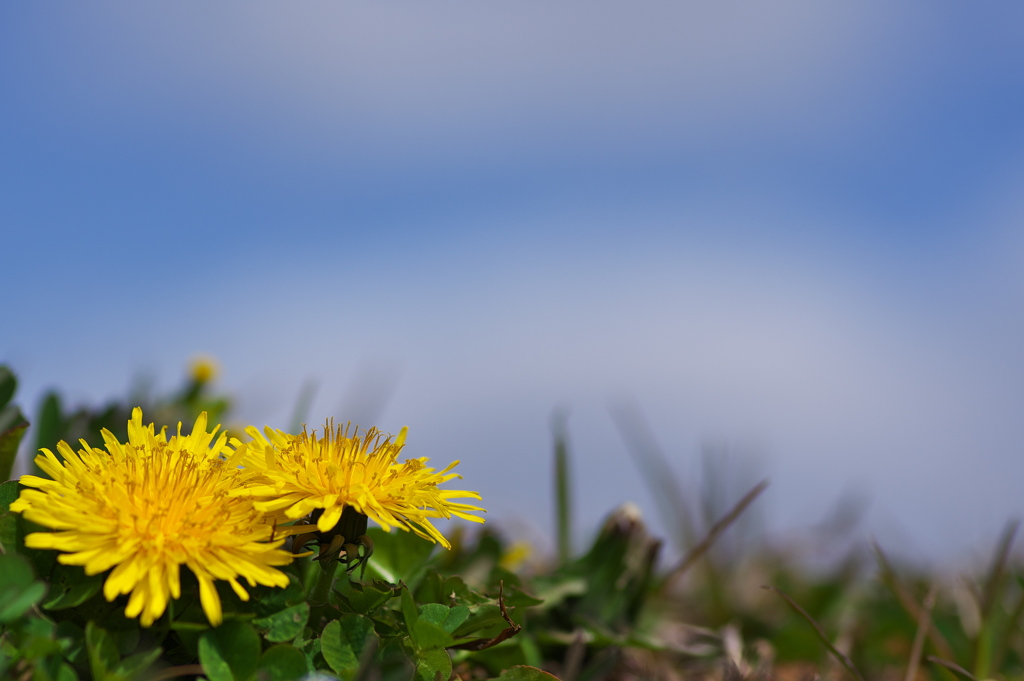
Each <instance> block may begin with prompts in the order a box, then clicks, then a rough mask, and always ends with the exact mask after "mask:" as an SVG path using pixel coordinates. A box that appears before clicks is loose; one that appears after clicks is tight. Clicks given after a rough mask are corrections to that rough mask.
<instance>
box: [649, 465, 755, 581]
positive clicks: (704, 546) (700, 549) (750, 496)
mask: <svg viewBox="0 0 1024 681" xmlns="http://www.w3.org/2000/svg"><path fill="white" fill-rule="evenodd" d="M766 487H768V481H767V480H762V481H761V482H759V483H757V485H755V486H754V488H753V489H751V490H750V491H749V492H747V493H746V494H744V495H743V498H742V499H740V500H739V502H738V503H737V504H736V505H735V506H733V507H732V509H730V510H729V512H728V513H726V514H725V515H724V516H722V517H721V518H719V519H718V521H717V522H716V523H715V524H714V525H712V526H711V529H710V530H708V533H707V535H705V536H704V538H703V539H702V540H700V542H699V543H698V544H697V545H696V546H694V547H693V548H692V549H690V550H689V551H687V552H686V555H684V556H683V558H682V560H680V561H679V564H678V565H676V567H675V568H673V569H672V570H670V571H669V573H668V575H667V576H666V577H665V581H664V583H663V584H662V588H665V587H666V586H668V584H670V583H672V582H674V581H675V580H676V579H678V578H679V577H680V576H682V575H684V574H686V571H687V570H689V569H690V568H691V567H693V564H694V563H696V562H697V560H698V559H699V558H700V557H701V556H702V555H703V554H704V553H705V552H706V551H707V550H708V549H709V548H711V546H712V545H713V544H714V543H715V540H716V539H718V537H719V536H720V535H721V534H722V533H723V532H725V530H726V529H728V527H729V526H730V525H731V524H732V523H733V522H735V520H736V519H737V518H739V517H740V514H741V513H743V511H745V510H746V508H747V506H750V504H751V503H752V502H753V501H754V499H756V498H757V497H758V495H760V494H761V492H763V491H764V490H765V488H766Z"/></svg>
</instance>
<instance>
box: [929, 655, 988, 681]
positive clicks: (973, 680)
mask: <svg viewBox="0 0 1024 681" xmlns="http://www.w3.org/2000/svg"><path fill="white" fill-rule="evenodd" d="M925 659H926V660H928V661H929V662H931V663H932V664H937V665H939V666H940V667H945V668H946V669H948V670H950V671H951V672H955V673H957V674H959V675H960V676H962V677H964V678H965V679H969V680H970V681H978V677H976V676H975V675H974V674H972V673H970V672H969V671H967V670H966V669H964V668H963V667H961V666H960V665H958V664H957V663H956V662H950V661H949V660H943V659H942V658H941V657H935V656H934V655H929V656H928V657H926V658H925Z"/></svg>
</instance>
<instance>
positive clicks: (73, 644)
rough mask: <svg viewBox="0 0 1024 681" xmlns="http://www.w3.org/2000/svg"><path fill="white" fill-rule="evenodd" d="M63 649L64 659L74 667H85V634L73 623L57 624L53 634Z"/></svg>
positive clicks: (66, 621)
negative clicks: (74, 665)
mask: <svg viewBox="0 0 1024 681" xmlns="http://www.w3.org/2000/svg"><path fill="white" fill-rule="evenodd" d="M55 635H56V637H57V639H58V640H59V641H60V642H61V646H62V647H63V649H64V659H66V660H67V661H68V662H71V663H73V664H76V665H80V666H81V665H85V663H86V646H85V632H84V631H82V628H81V627H79V626H78V625H77V624H75V623H74V622H69V621H68V620H64V621H63V622H60V623H58V624H57V631H56V633H55Z"/></svg>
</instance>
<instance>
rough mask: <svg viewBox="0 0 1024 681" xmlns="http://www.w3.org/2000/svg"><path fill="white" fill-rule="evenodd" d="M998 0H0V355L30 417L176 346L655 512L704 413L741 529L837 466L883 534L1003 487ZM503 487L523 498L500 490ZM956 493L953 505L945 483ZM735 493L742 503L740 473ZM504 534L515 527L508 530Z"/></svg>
mask: <svg viewBox="0 0 1024 681" xmlns="http://www.w3.org/2000/svg"><path fill="white" fill-rule="evenodd" d="M1022 27H1024V10H1022V9H1021V8H1020V6H1019V5H1017V4H1015V3H1009V2H1006V3H988V4H986V5H984V7H983V8H981V9H979V7H978V6H971V7H967V6H961V5H954V4H952V3H925V2H916V3H915V2H910V3H901V4H899V5H898V6H896V5H894V4H893V3H885V2H858V3H845V4H842V3H827V4H826V3H816V2H786V3H774V4H770V5H769V4H760V5H753V4H750V3H734V2H715V3H711V2H707V3H689V4H686V5H681V4H678V3H668V2H652V3H645V4H644V6H643V7H636V6H627V5H625V4H616V3H577V2H572V3H560V4H558V5H557V6H551V5H550V4H547V3H539V2H523V3H515V4H505V5H502V4H498V3H470V2H445V3H434V4H431V5H425V4H420V5H415V4H412V3H393V4H380V3H378V4H371V3H324V2H307V3H303V4H302V5H301V6H295V5H284V4H276V3H269V2H257V3H221V4H219V5H216V6H210V5H200V4H198V3H151V4H148V5H145V6H139V5H133V4H130V3H90V4H89V5H74V6H72V5H66V6H60V7H58V6H51V5H42V4H12V3H8V4H6V5H4V6H3V7H0V93H3V94H2V95H0V98H2V102H3V106H0V124H2V130H3V131H4V132H3V133H2V134H0V224H3V229H4V235H5V236H4V252H5V255H6V256H7V257H6V258H5V261H6V263H5V266H4V270H3V272H4V274H3V280H4V285H5V288H6V290H7V291H8V294H9V295H8V310H7V315H6V321H5V324H4V327H3V333H2V334H0V361H6V362H9V363H11V364H12V365H13V366H14V367H15V369H16V370H17V371H19V373H20V375H21V377H22V381H23V387H24V390H23V392H22V399H23V400H25V401H26V402H27V403H28V404H29V407H30V409H32V408H34V402H35V400H36V399H37V398H38V395H39V394H40V393H41V391H42V390H43V389H44V388H45V387H47V386H50V385H59V386H62V387H63V388H65V389H66V390H67V391H68V393H69V394H70V396H71V397H72V399H73V400H79V401H94V400H100V399H106V398H108V397H111V396H114V395H119V394H122V393H123V392H124V391H125V389H126V387H127V386H128V385H129V383H130V382H131V380H132V377H133V376H135V375H137V374H139V373H140V372H147V373H149V374H151V375H153V376H155V377H156V378H157V380H158V381H159V383H160V384H161V385H164V386H172V385H174V384H175V382H176V381H177V380H178V377H179V376H180V373H181V371H182V368H183V366H184V365H185V363H186V362H187V360H188V358H189V357H191V356H193V355H195V354H197V353H212V354H214V355H216V356H217V357H218V358H220V361H221V364H222V366H223V378H222V385H223V387H224V388H226V389H228V390H230V391H232V392H235V393H237V394H238V396H239V411H238V414H237V415H238V417H239V418H241V419H244V420H247V421H255V422H266V423H270V424H272V425H275V426H284V425H285V423H284V422H285V421H286V420H287V417H288V414H289V413H290V411H291V408H292V405H293V404H294V402H295V400H296V398H297V395H298V393H299V390H300V386H301V385H302V384H303V382H305V381H308V380H315V381H316V382H317V383H318V385H319V389H318V393H317V399H316V402H315V407H314V412H315V414H314V415H313V418H312V420H313V421H314V422H318V421H320V420H321V419H322V418H325V417H327V416H335V417H336V418H339V419H347V418H353V419H354V420H360V421H362V420H365V419H372V420H374V421H376V423H377V425H379V426H380V427H381V428H383V429H384V430H390V431H397V429H398V428H399V427H401V426H402V425H409V426H410V440H409V447H410V450H409V451H410V454H414V455H418V456H430V457H432V459H434V460H435V461H438V462H440V461H441V460H444V462H447V460H449V459H452V458H459V459H462V461H463V464H462V469H464V473H465V475H466V477H467V480H466V485H467V486H468V487H469V488H476V489H479V490H480V491H481V492H482V493H483V494H484V495H485V499H486V500H487V503H486V504H485V505H487V506H488V508H489V509H491V511H492V517H493V518H495V519H496V520H498V521H499V522H504V523H505V524H506V525H517V526H518V527H519V528H520V531H524V532H528V533H529V532H533V533H535V534H543V533H544V532H546V531H547V528H548V527H549V526H550V520H549V516H550V512H551V511H550V509H551V505H550V493H549V489H550V480H549V474H548V472H549V469H550V464H549V461H548V459H549V450H550V442H549V440H550V435H549V431H548V421H549V418H550V414H551V412H552V410H553V409H555V408H565V409H567V410H568V412H569V413H570V418H569V427H570V434H571V436H572V441H573V447H574V451H575V453H576V457H577V460H576V469H577V474H578V478H579V498H578V503H577V506H578V509H579V513H580V518H579V524H580V526H581V527H583V528H586V527H592V526H593V524H594V523H595V522H596V521H597V519H598V518H599V517H600V516H601V514H603V513H604V512H605V511H607V510H609V509H610V508H611V507H612V506H614V505H616V504H618V503H621V502H624V501H627V500H633V501H638V502H640V503H641V505H642V506H643V507H644V509H645V510H646V511H647V512H648V513H653V505H652V504H651V503H650V501H649V499H648V498H647V495H646V492H645V490H644V487H643V485H642V482H641V481H640V479H639V476H638V475H637V473H636V471H635V470H634V467H633V465H632V463H631V462H630V460H629V458H628V455H627V453H626V450H625V447H624V446H623V443H622V441H621V438H620V437H619V435H618V434H617V432H616V431H615V428H614V426H613V424H612V422H611V419H610V417H609V414H608V405H609V403H613V402H615V401H616V400H619V399H624V398H628V399H632V400H635V402H636V403H637V404H638V405H639V407H640V408H641V409H642V410H643V411H644V413H645V414H646V415H647V418H648V420H649V421H650V423H651V427H652V430H653V432H654V434H655V436H656V437H657V438H658V439H659V441H660V442H661V444H662V446H663V448H664V449H665V451H666V453H667V454H668V455H669V456H670V457H671V459H672V462H673V465H674V466H675V467H676V470H677V473H678V474H679V475H680V477H682V478H684V479H686V480H688V481H690V482H692V481H693V480H694V478H695V476H696V471H697V468H698V461H699V459H700V452H701V449H702V446H704V447H706V446H707V443H709V442H710V443H726V444H728V446H729V447H730V448H731V450H732V451H733V452H735V454H734V462H733V465H734V466H735V467H736V468H737V469H738V470H737V473H736V475H737V483H736V484H737V485H738V486H741V485H742V483H743V482H744V481H746V480H747V479H748V478H749V479H750V483H751V484H752V483H753V482H754V481H756V479H757V478H758V477H759V476H760V475H762V474H764V475H769V476H770V477H771V478H772V481H773V485H772V488H771V489H770V490H769V492H767V493H766V498H765V499H764V501H763V506H762V508H761V509H760V511H759V513H761V514H762V515H763V516H764V518H765V522H766V524H768V525H769V526H770V527H773V528H790V527H799V526H802V525H807V524H808V523H810V522H813V521H814V520H816V519H817V518H819V517H823V516H824V515H825V514H826V513H827V511H828V507H829V505H830V504H831V503H833V502H834V501H835V500H836V499H837V498H838V497H839V496H840V495H841V494H842V493H843V492H844V491H845V490H850V489H856V490H863V491H864V493H865V494H866V495H868V496H869V497H870V498H871V499H872V502H871V506H870V508H869V511H868V517H867V519H866V523H865V526H864V528H863V529H864V532H865V533H874V534H876V535H878V536H879V537H880V538H881V539H882V540H883V541H891V542H892V543H894V544H899V545H901V546H904V547H907V551H908V552H909V553H915V552H920V553H921V554H922V555H940V554H944V553H945V555H948V553H949V552H951V551H952V552H955V553H966V552H970V551H974V550H976V549H978V548H981V547H984V546H985V545H986V542H987V541H989V540H990V539H991V537H993V536H994V535H995V534H996V533H997V532H998V531H999V529H1000V527H1001V525H1002V523H1003V522H1004V521H1005V520H1006V519H1008V518H1009V517H1011V516H1014V515H1017V514H1020V512H1021V510H1022V503H1021V501H1020V498H1021V495H1020V493H1019V487H1020V486H1019V482H1018V481H1020V480H1022V479H1024V457H1022V453H1024V452H1022V447H1024V427H1022V426H1021V425H1019V423H1018V422H1021V421H1024V419H1021V418H1020V416H1019V415H1020V413H1021V408H1022V406H1024V404H1022V402H1024V388H1022V386H1024V380H1022V379H1024V355H1022V352H1021V348H1022V347H1024V344H1022V341H1024V324H1022V315H1021V313H1022V309H1024V308H1022V305H1024V269H1022V265H1024V230H1022V227H1021V224H1022V218H1024V86H1022V84H1021V78H1020V74H1021V73H1024V39H1022V38H1024V36H1022V35H1021V33H1022V32H1024V28H1022ZM524 500H525V501H526V502H527V503H524ZM953 502H955V503H953ZM759 503H760V502H759ZM530 528H533V529H530Z"/></svg>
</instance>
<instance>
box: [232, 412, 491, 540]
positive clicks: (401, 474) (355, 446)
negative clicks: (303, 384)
mask: <svg viewBox="0 0 1024 681" xmlns="http://www.w3.org/2000/svg"><path fill="white" fill-rule="evenodd" d="M406 431H407V429H406V428H402V430H401V432H400V433H399V435H398V437H397V438H395V439H394V440H392V439H391V438H385V437H383V435H382V434H381V433H380V432H379V431H377V429H376V428H371V429H369V430H368V431H365V432H363V433H360V431H359V429H358V428H356V429H354V430H350V427H349V426H347V425H346V426H344V427H342V426H338V427H337V428H335V427H334V426H333V424H330V423H328V424H327V425H326V426H325V427H324V434H323V436H318V435H317V433H316V431H313V432H312V433H309V432H306V431H303V432H302V434H301V435H298V436H294V435H290V434H288V433H285V432H283V431H280V430H272V429H270V428H265V429H264V433H265V436H264V433H260V432H259V431H258V430H257V429H256V428H253V427H249V428H247V429H246V432H247V433H248V434H249V435H250V436H252V438H253V440H252V442H249V443H247V444H246V445H244V446H243V447H242V448H241V449H240V450H239V453H241V454H243V458H242V465H243V466H245V467H246V469H248V470H249V471H250V472H251V473H253V474H255V477H253V478H252V479H251V481H250V483H249V484H248V485H247V486H246V487H245V488H244V489H242V490H239V491H237V492H236V494H243V493H244V494H252V495H254V496H255V497H257V499H258V501H256V503H255V506H256V508H257V509H258V510H260V511H263V512H265V513H268V514H283V518H284V519H287V520H297V519H299V518H302V517H303V516H306V515H309V514H310V513H313V512H314V511H317V510H318V509H319V517H318V518H317V519H316V526H317V529H318V530H319V531H320V532H328V531H330V530H332V529H333V528H334V527H335V525H337V524H338V521H339V520H341V518H342V513H343V512H344V511H345V509H346V508H352V509H354V510H355V511H357V512H358V513H360V514H362V515H364V516H366V517H368V518H370V519H372V520H374V521H375V522H376V523H377V524H379V525H380V526H381V527H382V528H383V529H384V530H385V531H389V532H390V531H391V528H392V527H397V528H400V529H402V530H406V531H412V532H415V533H416V534H417V535H419V536H420V537H423V538H424V539H428V540H430V541H433V542H436V543H438V544H441V545H442V546H444V547H445V548H451V544H450V543H449V542H448V540H447V539H445V538H444V535H442V534H441V532H440V531H438V529H437V528H436V527H434V525H433V523H432V522H431V519H433V518H451V517H452V516H456V517H459V518H464V519H466V520H471V521H473V522H477V523H482V522H483V521H484V519H483V518H481V517H479V516H475V515H471V514H472V513H473V512H475V511H484V509H482V508H480V507H478V506H471V505H469V504H464V503H459V502H455V501H452V499H457V498H471V499H479V498H480V495H479V494H477V493H476V492H466V491H462V490H442V489H439V488H438V485H441V484H442V483H445V482H447V481H449V480H451V479H453V478H461V477H462V476H460V475H458V474H457V473H452V472H451V470H452V469H453V468H455V466H456V465H458V463H459V462H458V461H455V462H454V463H452V464H451V465H450V466H448V467H447V468H445V469H444V470H442V471H436V470H435V469H433V468H429V467H427V459H426V458H419V459H406V460H405V461H402V462H399V461H398V454H399V452H400V451H401V450H402V447H403V446H404V444H405V436H406ZM278 517H281V516H280V515H279V516H278ZM302 528H303V526H296V527H290V528H281V529H284V531H285V532H286V533H288V534H298V533H300V532H302V531H303V530H302ZM353 539H354V538H353Z"/></svg>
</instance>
